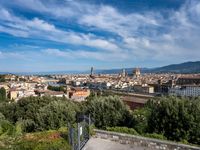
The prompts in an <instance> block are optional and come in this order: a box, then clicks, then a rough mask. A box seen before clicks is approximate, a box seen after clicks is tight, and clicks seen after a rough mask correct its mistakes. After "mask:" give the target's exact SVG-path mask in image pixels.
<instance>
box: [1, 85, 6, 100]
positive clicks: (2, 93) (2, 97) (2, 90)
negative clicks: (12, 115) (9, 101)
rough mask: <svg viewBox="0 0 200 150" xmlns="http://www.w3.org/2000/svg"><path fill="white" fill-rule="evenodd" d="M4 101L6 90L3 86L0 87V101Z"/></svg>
mask: <svg viewBox="0 0 200 150" xmlns="http://www.w3.org/2000/svg"><path fill="white" fill-rule="evenodd" d="M2 101H6V90H5V88H3V87H2V88H1V89H0V102H2Z"/></svg>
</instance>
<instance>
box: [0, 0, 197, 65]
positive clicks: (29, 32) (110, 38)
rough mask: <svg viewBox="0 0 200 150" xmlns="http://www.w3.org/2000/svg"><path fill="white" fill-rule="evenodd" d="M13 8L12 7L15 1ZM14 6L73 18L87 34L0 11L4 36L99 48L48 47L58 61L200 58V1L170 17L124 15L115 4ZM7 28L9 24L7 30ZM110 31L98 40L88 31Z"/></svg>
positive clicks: (33, 0) (22, 2)
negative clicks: (63, 58)
mask: <svg viewBox="0 0 200 150" xmlns="http://www.w3.org/2000/svg"><path fill="white" fill-rule="evenodd" d="M8 3H10V4H9V5H12V4H11V2H8ZM13 3H14V5H18V6H19V7H23V8H25V9H27V10H31V11H36V12H38V13H41V14H42V15H47V14H48V15H49V17H51V18H53V19H55V20H57V21H60V20H62V21H63V20H64V22H65V23H67V21H66V20H70V21H72V22H73V23H76V25H79V26H81V27H84V28H87V29H88V30H87V31H86V32H87V33H80V32H77V31H76V32H75V31H72V30H70V31H69V30H64V29H62V30H61V29H59V28H58V27H56V26H55V25H53V24H51V23H49V22H46V21H44V20H42V19H39V18H33V19H31V20H28V19H26V18H22V17H17V16H15V15H12V14H11V13H9V12H8V11H7V10H6V9H3V10H2V11H1V14H2V15H3V17H1V18H0V20H3V24H1V25H0V32H7V33H9V34H12V35H14V36H19V37H35V38H39V39H47V40H52V41H56V42H63V43H67V44H68V43H69V44H73V45H84V46H89V47H90V50H91V49H92V48H94V49H96V48H98V51H96V50H94V51H89V50H78V51H72V50H67V51H63V50H58V49H48V50H46V53H48V54H49V55H53V54H54V55H56V56H58V57H69V58H71V57H72V56H73V57H74V58H79V59H80V58H84V59H89V58H91V57H92V58H94V59H97V60H102V61H105V60H106V59H109V61H116V60H117V59H118V60H123V61H125V60H127V59H128V60H131V59H136V60H140V59H143V60H145V59H146V60H148V59H152V60H155V61H157V60H159V61H161V60H163V61H164V60H165V61H166V60H167V61H174V62H176V61H185V59H186V60H189V59H191V60H192V59H198V58H199V56H200V51H199V48H200V42H199V40H200V27H199V26H200V19H198V18H199V17H200V2H198V1H195V2H193V1H189V2H187V3H185V4H184V5H183V6H182V7H181V8H180V9H179V10H176V11H169V12H168V14H167V15H166V16H163V15H162V14H161V13H160V12H158V11H154V12H152V11H151V12H149V11H146V12H143V13H139V12H130V13H128V12H126V13H124V12H120V11H119V10H117V9H116V8H114V7H112V6H106V5H100V6H97V5H92V4H87V3H83V2H81V3H78V2H76V1H72V2H71V1H70V2H62V3H61V2H57V3H55V1H50V2H49V3H46V1H42V0H30V1H26V0H16V1H15V2H13ZM52 10H53V11H52ZM5 25H6V26H5ZM90 30H92V31H98V32H108V33H112V34H107V35H106V36H98V35H95V34H91V33H89V31H90Z"/></svg>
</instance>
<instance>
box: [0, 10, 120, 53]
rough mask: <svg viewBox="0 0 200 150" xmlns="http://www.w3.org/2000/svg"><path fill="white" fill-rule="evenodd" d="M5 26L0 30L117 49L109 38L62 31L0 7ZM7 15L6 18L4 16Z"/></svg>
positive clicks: (105, 48)
mask: <svg viewBox="0 0 200 150" xmlns="http://www.w3.org/2000/svg"><path fill="white" fill-rule="evenodd" d="M1 12H2V14H3V16H2V18H0V20H3V21H5V22H3V24H4V25H5V26H2V25H1V26H0V32H5V33H8V34H11V35H13V36H17V37H33V38H34V37H36V38H39V39H41V38H42V39H47V40H52V41H56V42H63V43H69V44H75V45H84V46H90V47H95V48H101V49H102V50H108V51H115V50H119V48H118V46H117V45H116V44H114V43H112V42H111V41H109V40H106V39H103V38H102V37H101V38H100V37H97V36H95V35H93V34H90V33H89V34H84V33H77V32H73V31H64V30H61V29H58V28H56V27H55V26H54V25H53V24H50V23H48V22H45V21H44V20H41V19H38V18H33V19H32V20H27V19H25V18H19V17H16V16H14V15H12V14H10V13H9V12H8V11H7V10H5V9H1V10H0V13H1ZM7 16H9V17H8V18H6V17H7Z"/></svg>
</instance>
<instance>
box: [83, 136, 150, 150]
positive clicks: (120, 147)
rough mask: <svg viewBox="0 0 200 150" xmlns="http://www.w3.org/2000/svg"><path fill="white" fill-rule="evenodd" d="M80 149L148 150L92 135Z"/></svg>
mask: <svg viewBox="0 0 200 150" xmlns="http://www.w3.org/2000/svg"><path fill="white" fill-rule="evenodd" d="M82 150H150V149H148V148H144V147H133V146H131V145H128V144H126V145H125V144H120V143H117V142H114V141H110V140H107V139H100V138H94V137H92V138H91V139H90V140H89V141H88V142H87V144H86V145H85V146H84V147H83V149H82Z"/></svg>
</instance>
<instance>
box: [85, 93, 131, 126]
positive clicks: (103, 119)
mask: <svg viewBox="0 0 200 150" xmlns="http://www.w3.org/2000/svg"><path fill="white" fill-rule="evenodd" d="M129 111H130V110H129V108H128V107H127V106H126V105H125V104H124V103H123V102H122V101H121V100H120V98H119V97H116V96H114V97H113V96H108V97H94V99H92V100H89V101H88V103H87V113H89V114H90V115H91V118H93V119H94V124H95V126H96V127H97V128H106V127H107V126H111V127H112V126H117V125H121V124H123V123H124V121H125V119H126V116H127V114H129V113H130V112H129Z"/></svg>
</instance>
